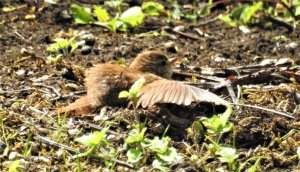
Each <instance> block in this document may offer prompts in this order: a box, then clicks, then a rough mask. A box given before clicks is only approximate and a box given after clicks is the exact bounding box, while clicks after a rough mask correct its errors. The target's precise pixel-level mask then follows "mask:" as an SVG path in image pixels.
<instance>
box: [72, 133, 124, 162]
mask: <svg viewBox="0 0 300 172" xmlns="http://www.w3.org/2000/svg"><path fill="white" fill-rule="evenodd" d="M108 129H109V127H106V128H104V129H103V130H102V131H100V132H99V131H96V132H93V133H91V134H88V135H83V136H81V137H79V138H77V139H75V141H77V142H79V143H81V144H83V145H85V146H87V147H88V150H87V151H86V152H84V153H79V154H77V155H75V156H74V157H73V158H81V157H88V156H90V155H92V154H94V155H95V154H96V155H97V156H99V157H102V158H103V160H104V163H105V165H106V167H110V168H112V167H114V166H115V161H113V159H115V157H117V156H118V155H119V151H117V150H115V149H114V148H113V146H112V145H111V144H110V143H109V142H108V141H107V139H106V132H107V131H108Z"/></svg>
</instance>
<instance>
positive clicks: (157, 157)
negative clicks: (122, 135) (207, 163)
mask: <svg viewBox="0 0 300 172" xmlns="http://www.w3.org/2000/svg"><path fill="white" fill-rule="evenodd" d="M146 130H147V129H146V128H145V127H144V125H143V124H138V125H135V126H134V128H133V129H132V130H131V131H130V132H129V134H128V135H129V136H128V137H127V138H126V139H125V142H126V144H125V147H127V154H126V155H127V158H128V159H127V161H128V162H130V163H133V164H134V165H135V166H137V167H139V166H142V165H144V164H145V163H146V162H147V161H148V159H149V158H152V167H153V168H155V169H159V170H161V171H168V167H166V164H169V163H171V162H176V161H178V160H179V159H181V156H179V155H178V153H177V150H176V149H175V148H174V147H171V146H170V143H171V139H170V138H169V137H166V136H163V137H162V138H161V139H160V138H159V137H157V136H156V137H154V138H153V139H149V138H145V132H146ZM153 155H154V157H153Z"/></svg>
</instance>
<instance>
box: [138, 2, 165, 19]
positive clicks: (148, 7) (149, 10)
mask: <svg viewBox="0 0 300 172" xmlns="http://www.w3.org/2000/svg"><path fill="white" fill-rule="evenodd" d="M142 10H143V12H144V13H146V14H148V15H150V16H159V15H160V14H163V13H166V11H165V7H164V6H163V5H162V4H160V3H158V2H152V1H149V2H144V3H143V5H142Z"/></svg>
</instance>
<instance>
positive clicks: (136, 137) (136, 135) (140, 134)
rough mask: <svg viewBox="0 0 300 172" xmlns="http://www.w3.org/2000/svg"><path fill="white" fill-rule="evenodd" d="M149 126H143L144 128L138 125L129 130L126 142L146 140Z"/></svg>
mask: <svg viewBox="0 0 300 172" xmlns="http://www.w3.org/2000/svg"><path fill="white" fill-rule="evenodd" d="M146 130H147V128H145V127H143V128H141V129H140V128H139V127H138V126H136V128H134V129H132V130H131V131H130V132H129V134H128V135H129V136H128V137H127V138H126V139H125V142H126V143H128V144H130V143H140V142H142V141H143V140H144V135H145V132H146Z"/></svg>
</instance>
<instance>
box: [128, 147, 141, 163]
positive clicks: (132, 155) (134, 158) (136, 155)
mask: <svg viewBox="0 0 300 172" xmlns="http://www.w3.org/2000/svg"><path fill="white" fill-rule="evenodd" d="M126 155H127V158H128V159H127V161H128V162H131V163H137V162H138V161H139V160H141V159H142V157H143V156H142V155H143V153H142V152H141V151H140V150H137V149H129V150H128V151H127V153H126Z"/></svg>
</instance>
